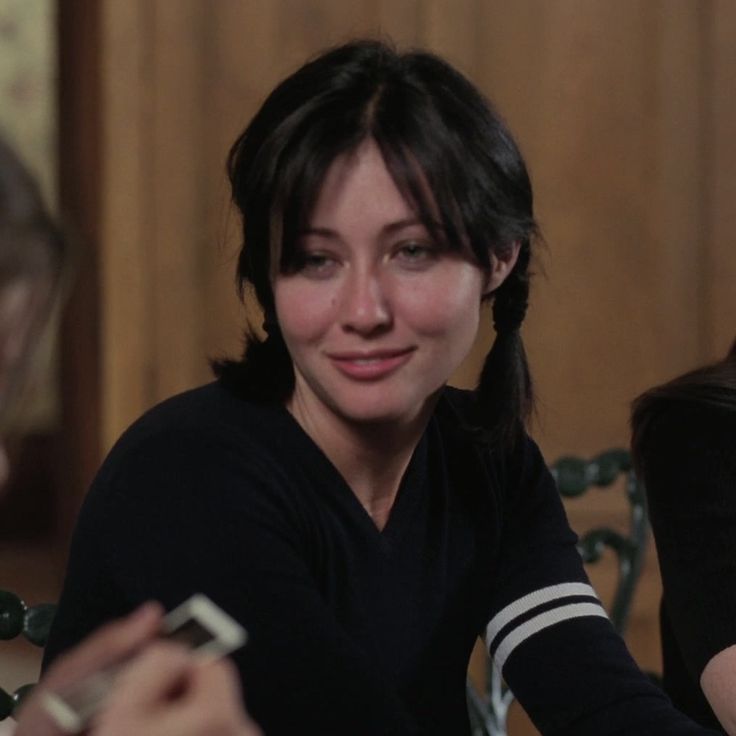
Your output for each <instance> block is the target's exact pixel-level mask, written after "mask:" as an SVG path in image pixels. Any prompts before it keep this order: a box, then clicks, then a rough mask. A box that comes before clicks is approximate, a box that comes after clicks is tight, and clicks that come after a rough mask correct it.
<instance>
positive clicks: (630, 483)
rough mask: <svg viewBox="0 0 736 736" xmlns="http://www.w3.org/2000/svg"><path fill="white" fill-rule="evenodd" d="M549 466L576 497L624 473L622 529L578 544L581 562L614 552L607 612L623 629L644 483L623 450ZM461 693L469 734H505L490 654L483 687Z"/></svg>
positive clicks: (640, 534) (635, 566)
mask: <svg viewBox="0 0 736 736" xmlns="http://www.w3.org/2000/svg"><path fill="white" fill-rule="evenodd" d="M551 471H552V475H553V477H554V478H555V481H556V482H557V487H558V489H559V492H560V494H561V495H562V496H563V497H565V498H574V497H577V496H580V495H582V494H583V493H585V492H586V491H587V490H588V489H589V488H590V487H592V486H596V487H599V488H607V487H609V486H611V485H612V484H613V483H614V482H615V481H616V479H617V478H619V477H620V476H621V475H622V474H623V475H625V487H626V499H627V501H628V505H629V523H628V530H627V533H626V534H621V533H619V532H617V531H614V530H613V529H609V528H607V527H598V528H595V529H591V530H590V531H588V532H587V533H585V534H584V535H582V536H581V538H580V541H579V543H578V549H579V550H580V555H581V557H582V558H583V562H585V563H594V562H597V561H598V560H600V559H601V557H602V556H603V554H604V552H605V551H606V549H610V550H611V551H612V552H613V553H614V554H615V556H616V559H617V562H618V578H617V581H616V587H615V593H614V597H613V601H612V603H611V610H610V611H609V615H610V618H611V622H612V623H613V625H614V627H615V628H616V630H617V631H618V632H619V633H620V634H623V633H624V630H625V629H626V624H627V622H628V616H629V611H630V608H631V602H632V599H633V596H634V590H635V588H636V584H637V582H638V580H639V577H640V575H641V570H642V565H643V563H644V555H645V552H646V543H647V532H648V529H649V517H648V515H647V507H646V497H645V492H644V487H643V486H642V484H641V483H640V482H639V481H638V479H637V478H636V475H635V474H634V471H633V468H632V463H631V456H630V454H629V452H628V451H627V450H621V449H615V450H608V451H607V452H603V453H601V454H600V455H596V456H595V457H594V458H592V459H590V460H582V459H579V458H574V457H563V458H560V459H559V460H558V461H557V462H556V463H555V464H554V465H553V466H552V467H551ZM467 695H468V711H469V714H470V722H471V726H472V734H473V736H507V727H506V726H507V719H508V712H509V708H510V706H511V704H512V702H513V700H514V695H513V693H512V692H511V690H510V689H509V688H508V686H507V685H506V683H505V682H504V681H503V679H502V678H501V675H500V673H499V672H498V670H497V669H496V667H495V666H494V664H493V662H492V661H491V660H490V659H489V661H488V665H487V669H486V684H485V689H484V690H483V691H482V692H480V691H479V690H478V689H477V688H476V687H475V686H474V685H473V684H472V683H471V682H468V687H467Z"/></svg>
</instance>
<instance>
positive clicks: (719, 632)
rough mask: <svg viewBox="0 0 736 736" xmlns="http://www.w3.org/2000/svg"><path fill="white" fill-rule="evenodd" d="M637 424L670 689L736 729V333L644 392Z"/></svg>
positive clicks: (680, 700)
mask: <svg viewBox="0 0 736 736" xmlns="http://www.w3.org/2000/svg"><path fill="white" fill-rule="evenodd" d="M632 428H633V440H632V448H633V451H634V457H635V459H636V462H637V465H638V468H639V472H640V473H641V475H642V477H643V479H644V482H645V485H646V488H647V495H648V498H649V509H650V515H651V520H652V528H653V530H654V538H655V541H656V544H657V552H658V554H659V565H660V570H661V572H662V582H663V584H664V596H663V599H662V606H661V610H660V622H661V631H662V653H663V665H664V673H663V674H664V686H665V689H666V690H667V692H668V694H669V695H670V697H671V698H672V700H673V701H674V703H675V705H677V706H678V707H679V708H680V709H681V710H683V711H684V712H685V713H688V714H689V715H690V716H691V717H692V718H694V719H695V720H697V721H698V722H700V723H703V724H705V725H708V726H711V727H713V728H719V729H723V732H725V733H728V734H736V343H734V345H733V347H732V348H731V350H730V352H729V354H728V355H727V356H726V358H725V359H724V360H722V361H720V362H719V363H716V364H715V365H710V366H707V367H704V368H699V369H698V370H695V371H692V372H690V373H687V374H686V375H684V376H681V377H679V378H676V379H674V380H673V381H670V382H669V383H665V384H664V385H663V386H658V387H657V388H653V389H651V390H650V391H647V392H646V393H645V394H643V395H642V396H640V397H639V398H638V399H637V400H636V402H635V404H634V412H633V416H632Z"/></svg>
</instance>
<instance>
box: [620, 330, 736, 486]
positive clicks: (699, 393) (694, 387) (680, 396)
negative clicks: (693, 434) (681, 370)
mask: <svg viewBox="0 0 736 736" xmlns="http://www.w3.org/2000/svg"><path fill="white" fill-rule="evenodd" d="M673 404H693V405H699V406H704V407H712V408H713V409H717V410H722V411H730V412H736V341H735V342H734V344H733V345H732V346H731V349H730V350H729V351H728V354H727V355H726V357H725V358H723V359H722V360H719V361H718V362H717V363H713V364H711V365H706V366H703V367H701V368H697V369H695V370H693V371H689V372H688V373H685V374H684V375H682V376H678V377H677V378H674V379H673V380H671V381H668V382H667V383H664V384H662V385H661V386H656V387H655V388H652V389H649V390H648V391H646V392H645V393H643V394H642V395H641V396H639V397H638V398H637V399H635V401H634V402H633V404H632V412H631V430H632V435H631V451H632V454H633V457H634V463H635V465H636V467H637V469H638V470H639V471H640V472H641V470H642V466H643V447H644V444H645V442H646V436H647V432H648V429H649V427H650V425H651V423H652V421H653V420H654V419H655V418H656V417H657V416H659V414H661V413H662V412H664V411H666V410H667V409H669V408H670V407H671V406H672V405H673Z"/></svg>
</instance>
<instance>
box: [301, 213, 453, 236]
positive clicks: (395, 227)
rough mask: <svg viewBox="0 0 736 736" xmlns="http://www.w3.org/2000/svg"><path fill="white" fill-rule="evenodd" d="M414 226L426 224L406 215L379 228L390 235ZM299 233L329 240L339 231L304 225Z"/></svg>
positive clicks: (436, 225)
mask: <svg viewBox="0 0 736 736" xmlns="http://www.w3.org/2000/svg"><path fill="white" fill-rule="evenodd" d="M416 226H420V227H426V225H425V224H424V223H423V222H422V221H421V220H420V219H419V218H418V217H407V218H404V219H403V220H397V221H396V222H389V223H386V224H385V225H384V226H383V227H382V228H381V234H382V235H391V234H393V233H396V232H398V231H400V230H404V229H405V228H407V227H416ZM435 227H437V228H438V229H439V228H441V227H442V226H441V225H440V224H439V223H435ZM299 235H300V236H304V235H317V236H318V237H321V238H328V239H331V240H334V239H336V238H339V237H340V235H339V233H338V232H337V231H336V230H332V229H330V228H328V227H305V228H304V229H302V230H300V231H299Z"/></svg>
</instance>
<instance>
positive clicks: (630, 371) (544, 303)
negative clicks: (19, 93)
mask: <svg viewBox="0 0 736 736" xmlns="http://www.w3.org/2000/svg"><path fill="white" fill-rule="evenodd" d="M77 5H78V6H79V7H80V8H84V7H85V5H88V4H87V3H83V2H78V3H77ZM96 7H97V10H96V11H95V12H97V13H99V17H98V24H99V36H98V38H97V39H96V44H97V54H98V56H99V59H98V61H99V67H98V72H97V74H98V76H99V80H98V83H99V89H98V90H97V97H98V98H99V107H98V109H97V110H96V112H95V115H96V119H97V122H98V127H97V129H96V130H97V132H98V134H99V155H98V157H97V158H95V161H96V165H95V168H94V170H87V172H86V173H87V174H90V175H93V176H94V177H95V178H94V184H95V186H96V191H97V195H96V199H98V200H99V202H98V205H99V209H98V210H96V211H95V213H94V216H95V218H96V219H95V222H97V223H98V224H99V227H98V228H97V230H98V234H99V237H98V239H97V240H96V241H95V243H94V246H95V248H94V255H95V259H96V262H97V263H98V264H99V266H98V268H97V271H96V274H97V281H96V285H95V287H94V289H91V290H90V289H89V287H87V290H88V293H93V292H94V291H95V290H98V293H99V298H98V314H97V319H98V321H99V324H98V333H97V339H98V342H99V354H98V356H97V357H98V358H99V366H100V371H99V376H98V380H96V381H90V383H89V387H88V389H87V391H86V392H85V390H84V389H83V388H82V390H81V393H78V394H76V395H75V398H74V401H75V402H76V403H78V404H80V403H85V402H87V403H89V404H91V405H92V406H95V407H97V408H98V414H99V438H100V442H99V445H100V447H101V448H102V449H105V448H107V447H109V446H110V444H111V443H112V442H113V441H114V440H115V438H116V437H117V436H118V435H119V433H120V432H121V431H122V429H124V427H125V426H127V424H129V423H130V422H131V421H133V420H134V419H135V418H136V417H137V416H138V415H139V414H140V413H141V412H142V411H144V410H145V409H146V408H148V407H149V406H151V405H152V404H153V403H155V402H157V401H159V400H160V399H163V398H165V397H166V396H169V395H171V394H173V393H175V392H177V391H181V390H183V389H185V388H188V387H190V386H193V385H195V384H198V383H201V382H203V381H206V380H208V379H209V370H208V364H207V359H208V357H212V356H217V355H222V354H232V353H237V352H239V350H240V335H241V333H242V328H243V325H244V320H245V309H244V308H243V307H242V306H241V305H240V304H239V303H238V301H237V299H236V297H235V290H234V281H233V272H234V267H235V257H236V254H237V248H238V242H237V223H236V220H235V218H234V215H233V213H232V212H231V211H230V209H229V206H228V197H227V186H226V182H225V177H224V160H225V156H226V153H227V150H228V147H229V145H230V143H231V142H232V140H233V139H234V138H235V136H236V134H237V133H238V132H239V131H240V130H241V129H242V127H243V126H244V125H245V123H246V122H247V120H248V119H249V117H250V116H251V115H252V114H253V112H254V111H255V110H256V108H257V106H258V105H259V103H260V102H261V101H262V100H263V98H264V96H265V94H266V93H267V92H268V91H269V89H270V88H271V87H272V86H273V85H274V84H275V83H276V82H277V81H278V80H279V79H280V78H282V77H283V76H284V75H285V74H287V73H288V72H289V71H291V70H292V69H294V68H295V67H296V66H297V65H298V64H299V63H301V62H302V61H303V60H304V59H305V58H306V57H307V56H309V55H312V54H314V53H316V52H317V51H318V50H320V49H321V48H323V47H324V46H326V45H329V44H333V43H337V42H340V41H342V40H345V39H347V38H350V37H353V36H361V35H388V36H390V37H392V38H393V39H394V40H395V41H397V42H398V43H400V44H404V45H421V46H424V47H428V48H430V49H432V50H435V51H437V52H439V53H441V54H443V55H445V56H446V57H447V58H448V59H449V60H450V61H452V62H454V63H455V64H456V65H458V66H459V67H460V68H461V69H462V70H464V71H465V72H466V73H467V74H468V75H469V76H470V77H471V78H472V79H473V80H474V81H475V82H476V83H477V84H478V85H480V87H481V88H482V89H483V90H484V91H485V92H486V93H487V94H488V95H489V96H490V97H491V98H492V99H493V100H494V101H495V102H496V103H497V105H498V107H499V108H500V110H501V111H502V113H503V114H504V116H505V117H506V119H507V120H508V122H509V123H510V127H511V128H512V130H513V131H514V132H515V133H516V135H517V138H518V140H519V142H520V143H521V146H522V149H523V150H524V152H525V155H526V158H527V161H528V164H529V166H530V169H531V172H532V176H533V180H534V183H535V191H536V198H537V207H538V215H539V219H540V221H541V224H542V228H543V232H544V235H545V238H546V246H545V247H544V248H543V249H542V251H541V252H540V254H539V259H538V261H537V266H536V270H537V274H538V275H537V277H536V283H535V287H534V295H533V303H532V310H531V313H530V317H529V319H528V323H527V326H526V327H525V332H524V334H525V338H526V341H527V345H528V350H529V353H530V357H531V361H532V366H533V370H534V374H535V376H536V381H537V389H538V395H539V412H538V417H537V419H536V421H535V425H534V433H535V435H536V436H537V437H538V439H539V440H540V442H541V444H542V447H543V449H544V451H545V453H546V455H547V456H548V457H549V458H553V457H555V456H557V455H559V454H560V453H576V454H583V455H586V454H591V453H594V452H597V451H598V450H600V449H602V448H607V447H610V446H614V445H625V444H626V443H627V438H628V432H627V416H628V405H629V402H630V400H631V399H632V398H633V397H634V396H635V395H636V394H637V393H638V392H640V391H642V390H643V389H644V388H646V387H648V386H650V385H652V384H654V383H656V382H660V381H662V380H664V379H665V378H667V377H669V376H671V375H674V374H677V373H679V372H681V371H683V370H685V369H687V368H690V367H692V366H694V365H696V364H698V363H701V362H704V361H706V360H711V359H714V358H716V357H718V356H720V355H721V354H723V353H724V352H725V350H726V349H727V347H728V345H729V343H730V341H731V340H732V339H733V336H734V332H736V330H734V319H733V317H734V314H736V289H734V283H736V256H735V255H734V249H733V246H732V243H731V239H732V234H733V233H734V231H736V214H734V208H733V206H732V205H733V202H734V195H735V194H736V144H735V143H734V139H733V135H732V132H733V130H734V129H735V127H734V126H735V125H736V101H735V100H734V95H733V94H732V89H733V83H734V77H735V76H736V43H735V41H736V36H735V34H736V6H734V4H733V3H732V2H730V0H678V1H677V2H671V1H668V0H619V1H618V2H616V3H611V2H609V1H608V0H515V2H514V3H508V2H504V1H503V0H352V1H350V2H348V1H346V0H218V2H206V1H205V0H177V1H176V2H173V1H172V0H129V2H125V3H120V2H117V1H116V0H100V2H99V4H98V5H97V6H96ZM84 175H85V172H84V171H82V172H80V173H79V174H78V176H79V178H80V179H81V178H82V177H83V176H84ZM73 180H74V178H73V176H72V177H71V178H70V179H69V180H68V181H67V183H69V181H71V182H73ZM86 186H87V187H89V186H90V185H89V182H86ZM69 329H70V330H71V331H72V333H73V330H74V328H73V327H70V328H69ZM489 341H490V327H487V328H486V329H484V330H482V334H481V335H480V336H479V339H478V343H477V346H476V349H475V350H474V353H473V355H472V356H471V359H470V360H469V361H468V363H467V365H466V366H464V367H463V369H462V370H461V371H460V372H459V374H458V376H457V377H456V378H457V380H456V382H457V383H459V384H462V385H468V384H471V383H472V382H473V381H474V379H475V374H476V373H477V370H478V362H479V360H480V358H481V356H482V355H483V354H484V353H485V351H486V350H487V348H488V344H489ZM83 492H84V488H83V487H79V488H77V489H76V490H75V491H73V492H72V494H71V495H70V497H69V499H67V505H68V506H70V507H75V506H76V504H78V502H79V499H80V498H81V495H82V493H83ZM578 506H582V508H573V509H571V514H572V518H573V522H574V524H575V525H576V526H578V527H580V528H582V527H584V526H586V525H588V524H591V523H598V522H600V521H601V520H602V519H605V520H608V519H611V518H612V519H614V521H616V522H620V520H621V515H622V512H621V509H620V507H619V506H617V505H616V503H614V502H613V501H611V500H609V499H608V497H607V496H606V495H605V494H598V495H597V496H596V497H594V498H593V499H592V500H589V501H586V502H583V503H582V504H578ZM645 577H646V580H645V584H644V585H643V586H642V590H641V591H640V593H639V596H638V598H637V605H636V610H635V615H634V619H633V621H632V628H631V636H630V642H631V645H632V648H633V650H634V652H635V654H636V656H637V658H638V659H639V661H640V662H641V663H642V664H643V665H644V666H645V667H648V668H651V669H657V668H658V666H659V664H658V649H657V637H656V602H657V598H658V595H659V593H658V587H657V586H658V582H657V573H656V566H655V564H654V561H653V560H652V561H651V562H650V564H649V566H648V568H647V572H646V576H645ZM515 728H516V731H514V733H516V734H522V733H527V732H528V730H527V727H526V726H524V725H523V724H522V723H517V724H516V725H515Z"/></svg>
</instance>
